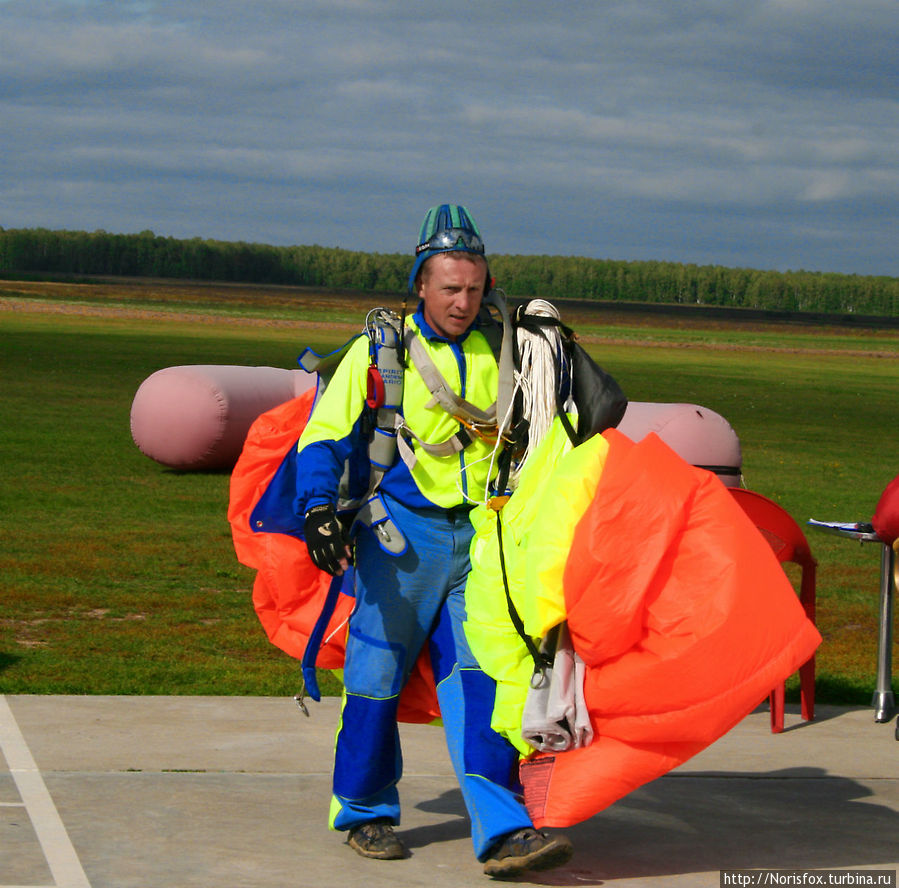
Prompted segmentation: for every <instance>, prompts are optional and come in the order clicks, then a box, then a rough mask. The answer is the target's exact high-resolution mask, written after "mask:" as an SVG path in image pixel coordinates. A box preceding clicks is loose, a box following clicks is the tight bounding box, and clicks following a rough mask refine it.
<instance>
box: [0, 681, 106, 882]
mask: <svg viewBox="0 0 899 888" xmlns="http://www.w3.org/2000/svg"><path fill="white" fill-rule="evenodd" d="M0 751H2V752H3V756H4V758H5V759H6V764H7V765H8V767H9V772H10V774H11V775H12V777H13V780H15V783H16V787H17V789H18V790H19V795H20V796H21V797H22V802H23V803H24V805H25V809H26V810H27V811H28V816H29V817H30V818H31V825H32V826H33V827H34V831H35V833H36V834H37V838H38V841H39V842H40V844H41V848H42V849H43V852H44V857H46V859H47V865H48V866H49V867H50V872H51V873H52V874H53V878H54V880H55V882H56V886H55V888H90V882H88V880H87V876H86V875H85V873H84V870H83V869H82V867H81V861H80V860H79V859H78V855H77V854H76V853H75V848H74V847H73V846H72V842H71V840H70V839H69V834H68V833H67V832H66V828H65V826H63V823H62V819H61V818H60V816H59V812H58V811H57V810H56V805H54V804H53V799H52V798H50V793H49V792H48V791H47V786H46V784H45V783H44V778H43V777H42V776H41V772H40V771H39V770H38V769H37V764H36V763H35V761H34V758H33V757H32V755H31V751H30V750H29V749H28V744H27V743H26V742H25V738H24V737H23V736H22V732H21V731H20V730H19V725H18V724H17V722H16V719H15V716H14V715H13V714H12V710H11V709H10V708H9V703H8V701H7V699H6V697H3V696H0ZM0 888H2V886H0Z"/></svg>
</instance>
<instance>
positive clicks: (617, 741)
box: [521, 430, 821, 826]
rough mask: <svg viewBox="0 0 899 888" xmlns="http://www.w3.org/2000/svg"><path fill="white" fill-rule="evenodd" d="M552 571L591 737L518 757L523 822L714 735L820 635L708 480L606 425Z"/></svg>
mask: <svg viewBox="0 0 899 888" xmlns="http://www.w3.org/2000/svg"><path fill="white" fill-rule="evenodd" d="M604 434H605V437H606V439H607V440H608V441H609V443H610V448H609V452H608V455H607V457H606V464H605V467H604V469H603V472H602V475H601V476H600V478H599V482H598V486H597V489H596V494H595V495H594V497H593V498H592V501H591V502H590V504H589V505H588V507H587V509H586V511H585V512H584V514H583V515H582V516H581V517H580V519H579V520H578V522H577V525H576V529H575V532H574V539H573V545H572V547H571V555H570V556H569V558H568V561H567V564H566V566H565V572H564V594H565V605H566V610H567V619H568V627H569V630H570V633H571V637H572V641H573V644H574V647H575V650H577V651H578V653H579V654H580V655H581V657H582V658H583V659H584V661H585V663H586V678H585V683H584V696H585V699H586V704H587V708H588V710H589V713H590V719H591V723H592V725H593V728H594V733H595V736H594V739H593V742H592V743H591V744H590V745H589V746H586V747H581V748H577V749H570V750H566V751H565V752H561V753H541V754H536V755H535V756H533V757H532V758H530V759H527V760H526V761H524V762H523V763H522V765H521V777H522V782H523V784H524V790H525V803H526V805H527V807H528V810H529V812H530V814H531V816H532V818H533V820H534V823H535V825H536V826H568V825H571V824H573V823H578V822H580V821H582V820H585V819H586V818H588V817H590V816H592V815H593V814H595V813H597V812H598V811H600V810H602V809H603V808H605V807H607V806H608V805H610V804H612V802H614V801H616V800H617V799H619V798H621V797H622V796H624V795H626V794H627V793H629V792H631V791H632V790H634V789H636V788H637V787H638V786H641V785H642V784H644V783H647V782H648V781H650V780H653V779H655V778H656V777H658V776H660V775H661V774H664V773H666V772H667V771H669V770H671V769H672V768H674V767H676V766H677V765H680V764H682V763H683V762H684V761H686V760H687V759H688V758H690V757H691V756H693V755H695V754H696V753H697V752H699V751H700V750H702V749H703V748H705V747H706V746H708V745H709V744H710V743H712V742H713V741H715V740H716V739H718V738H719V737H721V736H722V735H723V734H724V733H726V732H727V731H728V730H730V728H732V727H733V726H734V725H735V724H736V723H737V722H738V721H740V720H741V719H742V718H743V717H745V716H746V715H747V714H748V713H749V712H751V711H752V709H753V708H755V706H757V705H758V703H759V702H760V701H761V700H763V699H764V697H765V696H767V694H768V693H769V691H770V690H771V688H773V687H774V686H775V685H776V684H778V683H779V682H781V681H783V680H784V678H786V677H787V676H788V675H790V674H792V673H793V672H794V671H795V670H796V669H797V668H798V667H799V666H800V665H801V664H802V663H804V662H805V661H806V660H808V658H809V657H810V656H811V655H812V653H813V652H814V650H815V648H816V647H817V646H818V644H819V643H820V641H821V637H820V635H819V634H818V632H817V630H816V629H815V627H814V625H813V624H812V623H811V622H810V621H809V620H808V619H807V617H806V615H805V612H804V610H803V608H802V607H801V605H800V604H799V601H798V598H797V596H796V594H795V592H794V590H793V588H792V585H791V584H790V582H789V580H788V579H787V576H786V574H785V573H784V571H783V569H782V567H781V566H780V564H779V563H778V561H777V560H776V558H775V557H774V555H773V553H772V551H771V549H770V546H769V545H768V543H767V542H766V541H765V540H764V538H763V537H762V535H761V534H760V533H759V532H758V531H757V529H756V528H755V526H754V525H753V524H752V523H751V522H750V521H749V519H748V518H747V517H746V515H745V514H744V513H743V510H742V509H741V508H740V506H739V505H738V504H737V503H736V502H735V501H734V499H733V497H732V496H731V494H730V493H729V492H728V491H727V489H726V488H725V487H724V486H723V485H722V484H721V483H720V481H719V480H718V479H717V478H715V477H714V476H713V475H711V474H710V473H708V472H705V471H703V470H701V469H696V468H694V467H693V466H690V465H689V464H687V463H686V462H684V461H683V460H682V459H680V457H678V456H677V455H676V454H675V453H674V452H673V451H672V450H670V449H669V448H668V447H667V446H666V445H665V444H664V443H663V442H662V441H661V440H660V439H659V438H658V437H657V436H655V435H650V436H648V437H647V438H645V439H643V440H642V441H640V442H639V443H638V444H634V443H633V442H631V441H630V440H629V439H628V438H626V437H625V436H623V435H622V434H620V433H619V432H617V431H614V430H612V431H607V432H605V433H604Z"/></svg>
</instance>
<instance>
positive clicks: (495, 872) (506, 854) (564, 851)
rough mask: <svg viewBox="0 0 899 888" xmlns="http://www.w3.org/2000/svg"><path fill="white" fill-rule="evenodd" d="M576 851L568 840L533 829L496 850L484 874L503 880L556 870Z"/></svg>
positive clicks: (513, 835) (513, 836)
mask: <svg viewBox="0 0 899 888" xmlns="http://www.w3.org/2000/svg"><path fill="white" fill-rule="evenodd" d="M573 851H574V848H573V847H572V844H571V842H570V841H569V840H568V839H567V838H565V836H548V835H547V834H546V833H542V832H538V831H537V830H536V829H531V828H526V829H519V830H516V831H515V832H513V833H509V835H507V836H506V837H505V839H503V840H502V841H501V842H500V843H499V844H498V845H495V846H494V847H493V849H492V851H491V852H490V857H489V858H488V860H487V862H486V863H485V864H484V872H485V873H486V874H487V875H488V876H499V877H500V878H503V877H505V876H516V875H518V874H519V873H523V872H525V870H544V869H552V868H553V867H554V866H561V865H562V864H563V863H566V862H567V861H568V860H569V858H570V857H571V855H572V853H573Z"/></svg>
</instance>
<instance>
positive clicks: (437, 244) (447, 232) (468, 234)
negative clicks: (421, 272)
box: [415, 228, 484, 256]
mask: <svg viewBox="0 0 899 888" xmlns="http://www.w3.org/2000/svg"><path fill="white" fill-rule="evenodd" d="M460 243H461V244H462V247H463V248H464V249H466V250H468V251H469V252H472V253H483V252H484V242H483V241H482V240H481V238H480V236H479V235H477V234H476V233H475V232H473V231H471V229H468V228H444V229H443V230H442V231H438V232H437V233H436V234H435V235H434V236H433V237H431V238H430V239H428V240H426V241H425V242H424V243H423V244H419V245H418V246H417V247H416V248H415V255H416V256H418V255H419V254H420V253H424V252H425V250H452V249H454V248H455V247H458V246H459V244H460Z"/></svg>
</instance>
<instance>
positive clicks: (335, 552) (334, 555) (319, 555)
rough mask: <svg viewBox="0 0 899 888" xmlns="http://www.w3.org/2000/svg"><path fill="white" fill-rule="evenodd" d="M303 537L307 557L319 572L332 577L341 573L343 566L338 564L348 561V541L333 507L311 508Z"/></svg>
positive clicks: (328, 505)
mask: <svg viewBox="0 0 899 888" xmlns="http://www.w3.org/2000/svg"><path fill="white" fill-rule="evenodd" d="M303 535H304V536H305V537H306V548H307V549H308V550H309V557H310V558H312V561H313V563H314V564H315V566H316V567H317V568H318V569H319V570H323V571H325V572H326V573H329V574H331V576H332V577H335V576H338V575H339V574H342V573H343V565H342V564H341V563H340V562H341V560H343V561H347V562H348V561H349V556H348V555H347V547H348V546H349V540H348V539H347V535H346V532H345V531H344V529H343V525H342V524H341V523H340V521H339V520H338V519H337V513H336V512H335V511H334V506H332V505H331V504H330V503H327V504H325V505H321V506H313V507H312V508H311V509H310V510H309V511H308V512H307V513H306V520H305V522H304V524H303Z"/></svg>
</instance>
